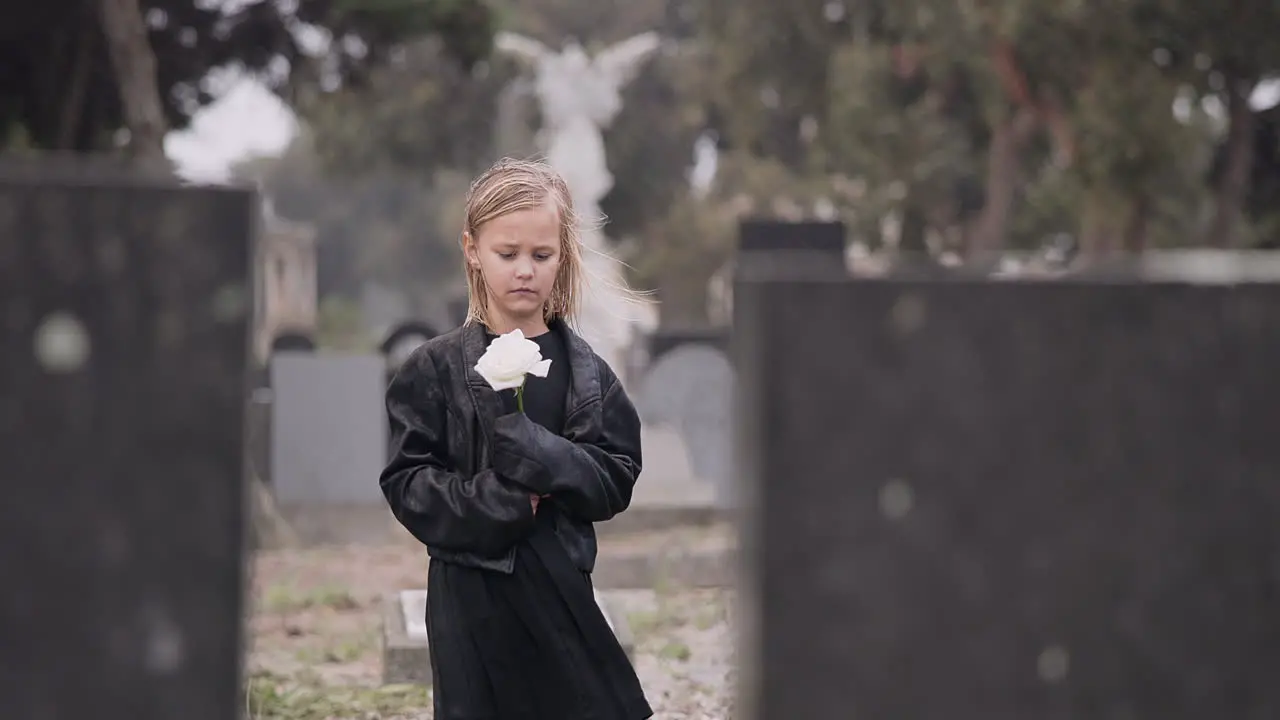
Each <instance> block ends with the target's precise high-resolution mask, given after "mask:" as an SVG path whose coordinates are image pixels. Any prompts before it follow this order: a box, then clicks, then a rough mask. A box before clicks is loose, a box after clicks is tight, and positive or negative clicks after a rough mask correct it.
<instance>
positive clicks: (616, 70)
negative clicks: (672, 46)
mask: <svg viewBox="0 0 1280 720" xmlns="http://www.w3.org/2000/svg"><path fill="white" fill-rule="evenodd" d="M660 45H662V38H661V36H659V35H658V33H656V32H653V31H650V32H645V33H640V34H639V35H635V36H633V37H630V38H627V39H626V40H623V41H622V42H619V43H617V44H614V45H610V46H609V47H607V48H605V49H604V50H601V51H600V52H599V53H597V54H596V56H595V59H593V60H592V65H594V66H595V68H596V69H597V70H599V71H600V72H601V73H604V74H605V75H606V76H608V77H609V78H611V79H613V80H614V81H615V82H616V83H617V84H618V85H622V84H624V83H626V82H628V81H630V80H631V79H632V78H633V77H635V74H636V72H637V71H638V70H639V69H640V65H641V63H643V62H644V61H645V60H646V59H648V57H649V56H650V55H651V54H653V52H654V51H655V50H657V49H658V47H659V46H660Z"/></svg>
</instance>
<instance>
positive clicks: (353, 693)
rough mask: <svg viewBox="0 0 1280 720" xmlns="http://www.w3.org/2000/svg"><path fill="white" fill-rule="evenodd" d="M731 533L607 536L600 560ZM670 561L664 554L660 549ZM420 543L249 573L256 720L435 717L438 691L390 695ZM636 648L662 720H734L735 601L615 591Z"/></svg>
mask: <svg viewBox="0 0 1280 720" xmlns="http://www.w3.org/2000/svg"><path fill="white" fill-rule="evenodd" d="M729 532H730V531H729V529H728V528H726V527H709V528H681V529H677V530H667V531H661V532H649V533H628V534H626V535H622V536H616V537H610V536H605V537H602V538H601V556H602V558H603V557H605V556H607V555H608V554H609V553H610V552H613V551H617V550H619V549H622V550H625V551H628V552H632V551H634V550H635V549H636V548H637V546H641V547H648V546H652V547H654V548H655V550H658V549H660V548H664V547H679V546H686V545H688V544H690V543H693V544H696V543H698V542H703V541H706V540H708V539H709V537H710V536H716V535H719V536H724V535H725V534H727V533H729ZM658 551H660V550H658ZM427 562H428V560H427V556H426V552H425V550H424V549H423V548H421V546H419V545H417V544H416V542H415V541H413V540H412V539H411V538H409V537H408V536H407V535H406V536H404V538H403V540H400V541H397V542H394V543H388V544H384V545H377V546H370V545H346V546H330V547H312V548H277V549H264V550H260V551H258V552H257V553H255V555H254V557H253V559H252V562H251V566H250V580H251V586H250V587H251V595H250V600H249V607H248V612H249V618H248V621H247V638H246V648H247V658H246V670H245V671H246V675H247V680H246V693H245V697H244V701H245V716H246V717H248V718H253V719H254V720H357V719H358V720H399V719H405V720H407V719H409V718H414V719H419V718H430V717H431V711H430V706H431V701H430V694H429V693H430V691H429V689H426V688H420V687H411V686H395V685H392V686H382V684H381V675H382V654H381V652H382V648H381V613H380V607H381V603H382V599H383V598H384V597H385V596H386V595H387V594H388V593H393V592H395V591H397V590H401V589H408V588H416V587H422V586H423V584H424V583H425V581H426V570H427ZM609 595H610V598H611V601H612V602H613V603H614V605H613V607H614V608H615V610H616V611H619V612H621V613H622V614H623V615H625V617H626V620H627V622H628V624H629V625H630V628H631V632H632V634H633V636H634V638H635V643H636V651H635V654H636V657H635V662H636V668H637V671H638V672H639V674H640V678H641V681H642V682H643V684H644V687H645V691H646V694H647V695H648V698H649V702H650V704H651V705H653V708H654V711H655V718H668V719H671V720H675V719H680V720H686V719H687V720H702V719H706V720H712V719H715V720H720V719H721V718H727V717H730V716H731V712H730V710H729V706H730V703H731V698H732V696H733V674H734V672H735V670H734V668H735V666H736V663H735V661H734V658H733V651H732V640H733V630H732V627H733V625H732V613H733V596H732V592H731V591H730V590H727V589H692V588H688V587H679V586H676V585H675V584H674V583H673V582H669V581H663V580H662V579H661V578H660V579H659V581H658V582H656V583H655V587H653V588H652V589H650V590H617V591H610V592H609Z"/></svg>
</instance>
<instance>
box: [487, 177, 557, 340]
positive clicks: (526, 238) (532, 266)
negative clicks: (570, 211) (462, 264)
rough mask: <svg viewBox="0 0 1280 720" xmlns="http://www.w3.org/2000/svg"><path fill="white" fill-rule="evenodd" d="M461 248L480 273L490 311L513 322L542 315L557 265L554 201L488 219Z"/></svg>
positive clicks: (533, 318)
mask: <svg viewBox="0 0 1280 720" xmlns="http://www.w3.org/2000/svg"><path fill="white" fill-rule="evenodd" d="M465 252H466V254H467V262H468V263H470V264H471V266H472V267H478V268H480V271H481V273H483V275H484V282H485V286H486V287H487V288H488V292H489V310H490V312H495V313H497V314H499V315H500V316H501V317H503V318H505V319H506V320H507V321H508V322H510V323H512V324H513V325H519V324H521V323H523V322H527V321H529V320H536V321H537V322H539V323H540V322H541V321H542V308H543V306H544V305H545V304H546V302H547V299H548V298H550V297H551V289H552V288H553V287H554V286H555V282H556V274H557V273H558V272H559V270H560V212H559V210H558V209H557V208H556V205H555V203H554V202H552V201H551V200H549V199H548V200H547V201H546V202H544V203H543V204H542V205H540V206H538V207H536V208H530V209H528V210H519V211H517V212H513V213H508V214H507V215H503V216H501V217H497V218H494V219H493V220H490V221H489V222H487V223H485V224H484V225H482V226H481V227H480V229H479V230H478V231H477V232H476V234H475V236H474V237H472V236H468V237H467V238H466V248H465ZM496 319H497V318H495V320H496ZM495 330H496V328H495Z"/></svg>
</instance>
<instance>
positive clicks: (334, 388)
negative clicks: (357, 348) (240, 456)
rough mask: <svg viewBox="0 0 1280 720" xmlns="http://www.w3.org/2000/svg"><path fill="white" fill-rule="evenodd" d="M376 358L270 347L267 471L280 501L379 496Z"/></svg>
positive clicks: (366, 500) (381, 451)
mask: <svg viewBox="0 0 1280 720" xmlns="http://www.w3.org/2000/svg"><path fill="white" fill-rule="evenodd" d="M385 380H386V374H385V371H384V368H383V360H382V357H381V356H378V355H337V354H335V355H311V354H308V353H278V354H276V355H275V356H274V357H273V358H272V360H271V388H272V417H271V428H272V458H271V477H272V478H273V482H274V485H275V492H276V501H277V502H278V503H280V504H281V505H344V504H372V505H378V506H382V505H385V503H386V500H385V499H384V498H383V497H382V492H381V491H380V490H379V489H378V483H377V477H378V474H379V473H380V472H381V471H382V468H383V466H384V465H385V464H386V455H387V432H386V427H385V425H386V417H385V415H386V411H385V410H384V409H383V396H384V394H385V392H386V382H385Z"/></svg>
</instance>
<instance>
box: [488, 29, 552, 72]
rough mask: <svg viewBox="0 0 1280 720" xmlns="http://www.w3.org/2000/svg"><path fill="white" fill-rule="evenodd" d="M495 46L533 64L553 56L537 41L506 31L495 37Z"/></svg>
mask: <svg viewBox="0 0 1280 720" xmlns="http://www.w3.org/2000/svg"><path fill="white" fill-rule="evenodd" d="M493 46H494V47H495V48H497V49H498V50H500V51H502V52H504V53H507V54H508V55H514V56H515V57H518V58H520V59H521V60H524V61H525V62H528V63H531V64H537V63H538V62H539V61H541V60H542V59H544V58H546V57H548V56H550V55H551V54H552V53H551V51H550V50H549V49H548V48H547V46H546V45H543V44H542V43H540V42H538V41H537V40H534V39H533V38H531V37H525V36H524V35H517V34H516V33H512V32H506V31H505V30H504V31H502V32H500V33H498V34H497V35H494V37H493Z"/></svg>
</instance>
